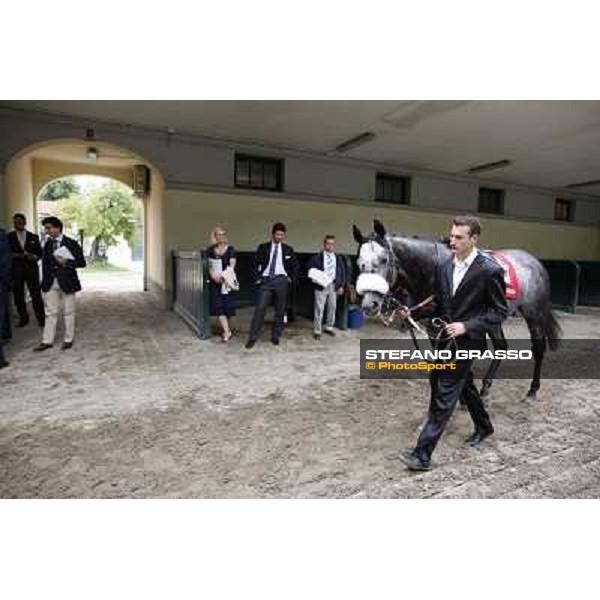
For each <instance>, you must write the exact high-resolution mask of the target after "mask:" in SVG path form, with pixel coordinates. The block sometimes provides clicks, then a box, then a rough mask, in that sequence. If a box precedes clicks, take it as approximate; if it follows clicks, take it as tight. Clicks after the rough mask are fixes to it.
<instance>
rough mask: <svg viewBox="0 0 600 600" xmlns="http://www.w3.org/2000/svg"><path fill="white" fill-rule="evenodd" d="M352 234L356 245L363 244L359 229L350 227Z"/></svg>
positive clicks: (363, 240)
mask: <svg viewBox="0 0 600 600" xmlns="http://www.w3.org/2000/svg"><path fill="white" fill-rule="evenodd" d="M352 233H353V234H354V239H355V240H356V243H357V244H364V243H365V238H364V237H363V234H362V233H361V231H360V229H359V228H358V227H357V226H356V225H354V224H353V225H352Z"/></svg>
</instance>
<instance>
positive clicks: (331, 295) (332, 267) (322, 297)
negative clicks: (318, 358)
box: [308, 234, 346, 340]
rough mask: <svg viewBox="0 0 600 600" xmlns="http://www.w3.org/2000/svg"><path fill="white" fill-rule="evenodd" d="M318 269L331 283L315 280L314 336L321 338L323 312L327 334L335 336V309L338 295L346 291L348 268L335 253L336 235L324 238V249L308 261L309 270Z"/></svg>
mask: <svg viewBox="0 0 600 600" xmlns="http://www.w3.org/2000/svg"><path fill="white" fill-rule="evenodd" d="M310 269H318V270H319V271H323V273H325V275H327V276H328V277H329V280H330V281H331V283H329V285H327V287H323V286H321V285H319V284H318V283H315V282H314V281H313V287H314V290H315V312H314V323H313V337H314V338H315V340H320V339H321V332H322V331H323V313H324V312H326V314H325V328H324V331H325V333H326V334H327V335H331V336H334V335H335V332H334V331H333V325H334V323H335V310H336V308H337V297H338V296H340V295H341V294H342V293H343V291H344V285H346V268H345V265H344V263H343V261H342V260H340V259H339V257H338V256H337V255H336V254H335V235H332V234H328V235H326V236H325V239H324V240H323V251H322V252H319V253H318V254H315V255H314V256H313V257H312V258H311V259H310V261H309V263H308V270H309V271H310Z"/></svg>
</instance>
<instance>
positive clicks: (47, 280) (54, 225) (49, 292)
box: [34, 217, 85, 352]
mask: <svg viewBox="0 0 600 600" xmlns="http://www.w3.org/2000/svg"><path fill="white" fill-rule="evenodd" d="M42 225H43V226H44V229H45V230H46V233H47V234H48V239H47V241H46V243H45V245H44V251H43V255H42V292H43V294H44V304H45V306H46V324H45V325H44V334H43V337H42V342H41V344H39V345H38V346H36V347H35V348H34V350H35V351H36V352H42V351H44V350H48V348H52V346H53V344H54V336H55V335H56V325H57V323H58V312H59V309H60V304H61V301H62V302H63V303H64V314H65V339H64V342H63V345H62V349H63V350H68V349H69V348H71V347H72V346H73V340H74V338H75V294H76V292H78V291H80V290H81V283H80V282H79V277H78V276H77V269H78V268H81V267H85V258H84V256H83V250H82V249H81V246H80V245H79V243H78V242H77V241H76V240H74V239H72V238H69V237H67V236H66V235H63V224H62V221H61V220H60V219H57V218H56V217H46V218H45V219H44V220H43V221H42ZM59 248H66V249H67V250H68V251H69V252H70V254H71V255H72V257H73V258H65V257H63V256H60V253H59V254H56V253H57V252H58V250H59Z"/></svg>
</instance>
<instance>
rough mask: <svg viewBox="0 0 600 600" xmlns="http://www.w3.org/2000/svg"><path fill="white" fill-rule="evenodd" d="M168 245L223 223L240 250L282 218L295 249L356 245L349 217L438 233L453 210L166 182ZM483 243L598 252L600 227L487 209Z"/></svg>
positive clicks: (547, 252) (201, 242)
mask: <svg viewBox="0 0 600 600" xmlns="http://www.w3.org/2000/svg"><path fill="white" fill-rule="evenodd" d="M165 211H166V212H165V225H166V243H167V248H166V250H167V253H168V255H170V253H171V251H172V250H190V249H199V248H204V247H206V246H207V245H208V240H209V234H210V231H211V229H212V228H213V227H214V226H215V225H216V224H220V225H222V226H223V227H225V229H226V230H227V232H228V237H229V240H230V243H231V244H233V245H234V246H235V247H236V248H238V249H240V250H254V249H255V248H256V246H257V245H258V244H259V243H261V242H263V241H266V240H267V239H268V238H269V235H270V226H271V224H272V223H274V222H275V221H283V222H284V223H286V225H287V226H288V242H289V243H290V244H291V245H292V246H294V248H295V249H296V250H298V251H302V252H310V251H313V250H317V249H318V248H320V247H321V244H322V239H323V235H324V234H325V233H334V234H335V235H336V236H337V238H338V251H340V252H343V253H354V252H356V243H355V242H354V240H353V237H352V223H356V224H357V225H358V226H359V227H360V228H361V229H362V231H363V233H368V232H370V231H371V230H372V222H373V218H374V217H377V218H379V219H381V220H382V221H383V222H384V224H385V226H386V228H387V230H388V231H396V232H403V233H408V234H411V235H412V234H419V235H424V236H429V237H433V236H441V235H443V234H445V233H447V231H448V223H449V222H450V219H451V218H452V216H453V215H454V213H453V212H449V211H444V212H441V211H433V210H431V211H429V210H417V209H413V208H410V207H407V208H404V207H391V208H387V207H385V206H383V205H381V204H378V203H377V204H376V203H374V202H370V203H368V204H357V203H352V202H350V201H349V202H347V203H341V202H340V203H324V202H319V201H306V200H291V199H284V198H270V197H269V198H266V197H261V196H250V195H237V194H222V193H218V194H217V193H211V192H200V191H197V192H196V191H181V190H167V200H166V207H165ZM481 220H482V223H483V235H482V240H481V244H482V246H485V247H491V248H522V249H524V250H528V251H530V252H531V253H532V254H534V255H535V256H538V257H539V258H564V259H578V260H600V228H598V227H596V226H581V225H571V224H558V223H553V222H544V223H540V222H536V221H526V220H513V219H507V218H504V217H502V218H496V217H482V219H481Z"/></svg>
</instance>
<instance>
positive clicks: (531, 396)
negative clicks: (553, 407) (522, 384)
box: [527, 390, 537, 400]
mask: <svg viewBox="0 0 600 600" xmlns="http://www.w3.org/2000/svg"><path fill="white" fill-rule="evenodd" d="M527 399H528V400H537V390H529V391H528V392H527Z"/></svg>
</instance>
